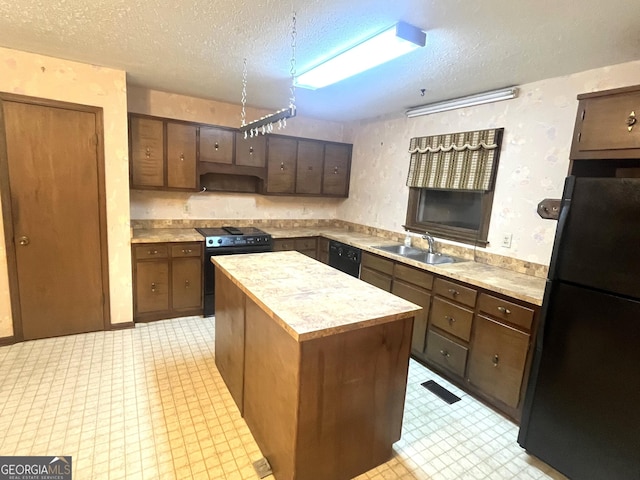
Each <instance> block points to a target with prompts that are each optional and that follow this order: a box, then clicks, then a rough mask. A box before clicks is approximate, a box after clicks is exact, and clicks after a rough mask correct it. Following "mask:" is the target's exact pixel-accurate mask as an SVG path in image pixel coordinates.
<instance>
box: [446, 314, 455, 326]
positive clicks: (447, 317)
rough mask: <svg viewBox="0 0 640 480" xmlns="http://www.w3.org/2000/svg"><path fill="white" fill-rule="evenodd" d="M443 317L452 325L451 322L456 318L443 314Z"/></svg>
mask: <svg viewBox="0 0 640 480" xmlns="http://www.w3.org/2000/svg"><path fill="white" fill-rule="evenodd" d="M444 319H445V320H446V321H447V322H449V325H453V323H454V322H455V321H456V319H455V318H453V317H450V316H449V315H445V316H444Z"/></svg>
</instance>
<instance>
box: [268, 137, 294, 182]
mask: <svg viewBox="0 0 640 480" xmlns="http://www.w3.org/2000/svg"><path fill="white" fill-rule="evenodd" d="M297 154H298V141H297V140H295V139H293V138H288V137H275V136H270V137H269V142H268V153H267V179H266V182H265V188H264V191H265V193H289V194H293V193H295V189H296V159H297Z"/></svg>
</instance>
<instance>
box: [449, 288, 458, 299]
mask: <svg viewBox="0 0 640 480" xmlns="http://www.w3.org/2000/svg"><path fill="white" fill-rule="evenodd" d="M449 293H450V294H451V295H453V296H454V297H455V296H456V295H460V292H459V291H457V290H456V289H455V288H450V289H449Z"/></svg>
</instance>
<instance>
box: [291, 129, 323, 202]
mask: <svg viewBox="0 0 640 480" xmlns="http://www.w3.org/2000/svg"><path fill="white" fill-rule="evenodd" d="M323 156H324V145H323V144H322V143H320V142H313V141H309V140H298V164H297V169H296V171H297V173H296V193H306V194H312V195H319V194H320V192H321V191H322V160H323Z"/></svg>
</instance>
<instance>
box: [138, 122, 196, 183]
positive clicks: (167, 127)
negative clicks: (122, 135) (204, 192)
mask: <svg viewBox="0 0 640 480" xmlns="http://www.w3.org/2000/svg"><path fill="white" fill-rule="evenodd" d="M129 148H130V152H129V162H130V185H131V188H143V189H162V190H196V189H197V184H198V179H197V174H196V161H197V153H196V152H197V142H196V127H195V126H194V125H193V124H190V123H189V122H180V121H174V120H168V119H163V118H156V117H150V116H148V115H136V114H130V115H129Z"/></svg>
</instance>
